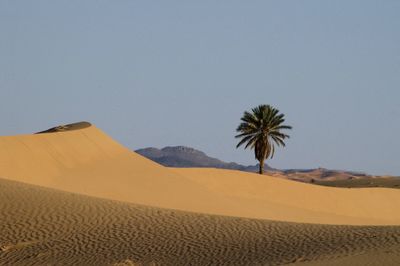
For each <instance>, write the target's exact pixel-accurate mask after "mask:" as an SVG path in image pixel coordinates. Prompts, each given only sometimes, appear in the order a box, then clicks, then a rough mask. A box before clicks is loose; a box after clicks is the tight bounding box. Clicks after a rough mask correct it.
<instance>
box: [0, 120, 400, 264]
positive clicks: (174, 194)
mask: <svg viewBox="0 0 400 266" xmlns="http://www.w3.org/2000/svg"><path fill="white" fill-rule="evenodd" d="M74 129H75V130H68V127H67V129H65V128H61V130H57V131H50V132H48V133H43V134H36V135H20V136H10V137H0V177H1V179H0V246H1V248H0V265H46V264H50V265H113V264H115V265H119V264H120V265H149V264H151V263H153V264H155V265H280V264H288V263H295V264H299V265H302V264H304V265H330V264H329V263H331V264H332V265H335V264H336V263H340V264H341V265H357V263H358V264H359V265H367V264H366V263H372V265H398V264H399V263H400V227H399V224H400V212H399V211H398V209H399V206H400V193H399V192H400V191H399V190H394V189H382V188H374V189H372V188H371V189H343V188H331V187H320V186H313V185H310V184H303V183H297V182H293V181H288V180H282V179H279V178H274V177H268V176H259V175H256V174H251V173H244V172H239V171H229V170H217V169H170V168H165V167H162V166H160V165H158V164H155V163H153V162H151V161H149V160H147V159H145V158H143V157H141V156H139V155H137V154H135V153H133V152H131V151H130V150H128V149H126V148H124V147H122V146H121V145H119V144H118V143H116V142H115V141H113V140H112V139H111V138H109V137H108V136H107V135H105V134H104V133H103V132H102V131H100V130H99V129H97V128H96V127H94V126H90V125H88V126H83V127H77V128H74ZM355 225H357V226H355ZM378 225H379V226H378ZM382 262H384V263H383V264H382Z"/></svg>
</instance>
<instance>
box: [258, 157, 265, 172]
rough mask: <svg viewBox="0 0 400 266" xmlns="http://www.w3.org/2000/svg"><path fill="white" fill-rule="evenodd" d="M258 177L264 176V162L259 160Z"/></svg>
mask: <svg viewBox="0 0 400 266" xmlns="http://www.w3.org/2000/svg"><path fill="white" fill-rule="evenodd" d="M258 173H259V174H260V175H262V174H264V160H260V169H259V171H258Z"/></svg>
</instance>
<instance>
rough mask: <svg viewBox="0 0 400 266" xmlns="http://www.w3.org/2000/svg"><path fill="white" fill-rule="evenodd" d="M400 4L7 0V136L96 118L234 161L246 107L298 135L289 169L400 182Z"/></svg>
mask: <svg viewBox="0 0 400 266" xmlns="http://www.w3.org/2000/svg"><path fill="white" fill-rule="evenodd" d="M399 14H400V1H398V0H393V1H390V0H386V1H381V0H379V1H378V0H376V1H368V0H360V1H351V0H343V1H320V0H315V1H308V0H305V1H294V0H293V1H278V0H277V1H203V0H202V1H133V0H132V1H128V0H119V1H105V0H101V1H100V0H94V1H69V0H68V1H12V0H4V1H0V121H1V122H0V124H1V126H0V135H14V134H22V133H30V132H35V131H39V130H43V129H46V128H49V127H52V126H55V125H59V124H64V123H70V122H76V121H81V120H86V121H90V122H92V123H94V124H95V125H97V126H98V127H99V128H101V129H103V130H104V131H106V132H107V133H108V134H110V135H111V136H112V137H114V138H115V139H116V140H118V141H120V142H122V143H123V144H124V145H125V146H127V147H129V148H132V149H136V148H143V147H148V146H154V147H164V146H167V145H187V146H192V147H195V148H198V149H200V150H202V151H204V152H206V153H207V154H209V155H211V156H214V157H218V158H220V159H223V160H226V161H236V162H239V163H252V164H254V163H256V161H255V160H254V156H253V154H252V152H250V151H244V150H242V149H240V150H236V149H235V145H236V143H237V141H236V140H235V139H234V135H235V129H236V127H237V125H238V124H239V119H240V117H241V115H242V113H243V111H244V110H247V109H250V108H252V107H254V106H256V105H258V104H264V103H266V104H271V105H273V106H275V107H277V108H278V109H280V110H281V112H283V113H285V114H286V118H287V121H286V122H287V124H290V125H292V126H293V127H294V129H293V130H292V131H291V132H290V134H291V136H292V138H291V139H290V140H289V141H288V142H287V148H285V149H281V150H279V151H278V152H277V154H276V157H275V158H274V159H273V160H272V161H270V162H269V163H270V164H271V165H272V166H274V167H279V168H314V167H326V168H335V169H349V170H362V171H366V172H369V173H377V174H394V175H400V160H399V159H400V139H399V136H400V15H399Z"/></svg>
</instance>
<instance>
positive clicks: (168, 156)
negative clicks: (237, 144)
mask: <svg viewBox="0 0 400 266" xmlns="http://www.w3.org/2000/svg"><path fill="white" fill-rule="evenodd" d="M136 152H137V153H138V154H140V155H142V156H144V157H147V158H148V159H150V160H152V161H155V162H157V163H159V164H161V165H164V166H167V167H179V168H191V167H211V168H221V169H232V170H240V171H246V172H258V164H257V165H242V164H238V163H234V162H224V161H221V160H219V159H217V158H213V157H210V156H208V155H207V154H205V153H204V152H202V151H199V150H196V149H194V148H190V147H186V146H173V147H165V148H162V149H157V148H144V149H139V150H136ZM265 169H267V171H268V174H270V175H274V176H277V177H282V178H287V179H291V180H296V181H301V182H314V181H320V180H323V181H336V180H352V179H366V178H376V177H379V176H372V175H367V174H365V173H361V172H354V171H343V170H330V169H325V168H316V169H285V170H280V169H276V168H272V167H270V166H268V165H265Z"/></svg>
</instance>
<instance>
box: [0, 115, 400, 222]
mask: <svg viewBox="0 0 400 266" xmlns="http://www.w3.org/2000/svg"><path fill="white" fill-rule="evenodd" d="M68 126H69V128H68ZM41 133H48V134H34V135H18V136H6V137H0V177H1V178H5V179H10V180H14V181H19V182H24V183H29V184H33V185H38V186H43V187H49V188H55V189H59V190H64V191H69V192H74V193H80V194H85V195H89V196H95V197H101V198H107V199H112V200H119V201H126V202H131V203H137V204H144V205H149V206H156V207H162V208H169V209H179V210H185V211H191V212H200V213H209V214H217V215H229V216H240V217H248V218H260V219H270V220H282V221H291V222H305V223H325V224H355V225H398V224H400V213H399V212H398V211H397V209H398V208H397V207H396V206H400V191H398V190H392V189H359V190H355V189H354V190H351V191H350V190H348V189H338V188H330V187H318V186H313V185H309V184H301V183H296V182H292V181H286V180H281V179H278V178H274V177H268V176H258V175H256V174H251V173H244V172H239V171H229V170H216V169H171V168H166V167H163V166H161V165H158V164H156V163H154V162H152V161H150V160H148V159H146V158H144V157H142V156H140V155H138V154H136V153H134V152H132V151H130V150H129V149H127V148H125V147H123V146H122V145H120V144H118V143H117V142H116V141H114V140H113V139H112V138H110V137H109V136H107V135H106V134H104V133H103V132H102V131H101V130H99V129H98V128H96V127H95V126H93V125H90V124H89V123H78V124H75V126H73V125H67V126H66V127H56V128H53V129H50V130H46V131H44V132H41Z"/></svg>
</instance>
